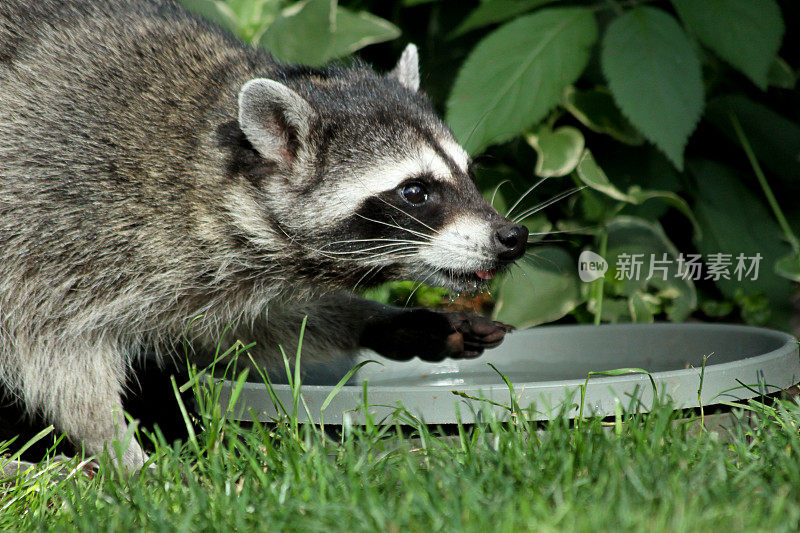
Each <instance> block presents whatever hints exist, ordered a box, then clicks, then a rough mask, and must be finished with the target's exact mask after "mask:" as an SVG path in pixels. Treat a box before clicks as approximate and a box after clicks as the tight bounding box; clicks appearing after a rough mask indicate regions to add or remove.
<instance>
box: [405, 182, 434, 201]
mask: <svg viewBox="0 0 800 533" xmlns="http://www.w3.org/2000/svg"><path fill="white" fill-rule="evenodd" d="M400 194H402V195H403V198H404V199H405V201H406V202H408V203H410V204H412V205H421V204H424V203H425V201H426V200H427V199H428V191H426V190H425V186H423V185H422V184H421V183H409V184H407V185H404V186H403V188H402V190H401V191H400Z"/></svg>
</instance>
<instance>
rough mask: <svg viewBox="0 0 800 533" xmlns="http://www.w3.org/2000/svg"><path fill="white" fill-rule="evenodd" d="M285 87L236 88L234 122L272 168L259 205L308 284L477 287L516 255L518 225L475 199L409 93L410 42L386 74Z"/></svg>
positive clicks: (463, 166)
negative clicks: (292, 252)
mask: <svg viewBox="0 0 800 533" xmlns="http://www.w3.org/2000/svg"><path fill="white" fill-rule="evenodd" d="M286 81H287V82H288V83H287V84H283V83H279V82H277V81H273V80H266V79H256V80H252V81H250V82H248V83H247V84H245V86H244V87H243V88H242V91H241V93H240V96H239V105H240V113H239V122H240V127H241V129H242V131H243V132H244V133H245V135H246V136H247V139H248V140H249V141H250V143H251V144H252V145H253V147H254V148H255V149H256V150H257V151H258V153H259V154H261V156H262V157H263V158H264V159H265V161H269V162H270V164H271V165H272V170H274V171H275V172H276V174H275V176H274V177H273V178H272V179H267V180H265V182H264V183H263V184H261V185H260V186H261V187H262V189H263V191H264V194H263V201H264V202H265V203H266V204H268V207H267V209H268V211H269V213H270V215H271V216H272V217H273V223H274V224H276V225H277V226H279V228H280V232H281V233H283V234H284V235H285V236H287V237H288V238H287V241H286V244H287V246H290V247H292V248H293V249H294V250H295V252H296V254H297V256H298V257H299V258H300V259H299V260H298V262H297V264H298V265H306V266H307V267H308V268H309V270H310V273H309V277H314V278H315V279H316V280H317V281H323V282H327V283H338V284H341V285H345V286H347V285H350V286H351V287H352V286H353V285H355V284H359V285H367V284H372V283H377V282H382V281H385V280H389V279H412V280H416V281H420V282H424V283H427V284H430V285H438V286H443V287H447V288H450V289H452V290H455V291H464V290H475V289H478V288H480V287H481V286H482V285H483V284H484V283H486V282H487V281H488V280H489V279H491V278H492V277H494V275H495V274H496V273H497V272H498V271H499V270H500V269H502V268H504V267H506V266H508V265H510V264H511V263H513V262H514V261H515V260H517V259H519V258H520V257H521V256H522V255H523V254H524V253H525V249H526V245H527V237H528V231H527V229H526V228H525V227H524V226H521V225H518V224H514V223H512V222H510V221H509V220H507V219H505V218H503V217H502V216H500V215H499V214H498V213H497V212H496V211H495V210H494V209H493V208H492V207H491V206H490V205H489V204H488V203H487V202H486V201H485V200H484V199H483V198H482V197H481V195H480V193H479V192H478V190H477V188H476V186H475V183H474V179H473V175H472V171H471V162H470V159H469V157H468V155H467V153H466V152H465V151H464V150H463V149H462V148H461V147H460V146H459V145H458V143H457V142H456V140H455V139H454V137H453V135H452V133H451V132H450V130H449V129H448V128H447V127H446V126H445V125H444V124H443V123H442V121H441V120H440V119H439V118H438V117H437V116H436V114H435V113H434V111H433V109H432V108H431V106H430V104H429V103H428V101H427V99H426V98H425V97H424V96H423V95H421V94H420V93H418V92H417V88H418V85H419V74H418V70H417V53H416V48H415V47H413V45H410V46H409V47H408V48H407V49H406V51H405V52H404V53H403V56H402V58H401V60H400V62H399V63H398V66H397V67H396V68H395V69H394V70H393V71H392V72H391V73H390V74H388V75H387V76H380V75H377V74H375V73H374V72H372V71H371V70H369V69H366V68H364V67H361V68H355V69H353V68H351V69H347V70H340V71H330V70H328V71H314V72H313V73H311V74H309V73H308V71H306V72H305V73H303V74H302V75H301V74H298V77H297V78H295V79H287V80H286ZM288 84H291V85H292V87H293V88H291V89H290V88H289V87H288V86H287V85H288ZM301 268H302V267H301Z"/></svg>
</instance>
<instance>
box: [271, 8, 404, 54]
mask: <svg viewBox="0 0 800 533" xmlns="http://www.w3.org/2000/svg"><path fill="white" fill-rule="evenodd" d="M399 35H400V30H399V29H398V28H397V27H396V26H395V25H394V24H392V23H390V22H389V21H387V20H384V19H382V18H379V17H376V16H374V15H371V14H369V13H366V12H359V13H355V12H353V11H350V10H348V9H345V8H342V7H336V0H306V1H304V2H299V3H297V4H294V5H292V6H289V7H288V8H286V9H284V10H283V11H282V12H281V14H280V16H278V18H277V19H275V22H273V23H272V25H271V26H270V27H269V28H268V29H267V30H266V32H264V35H263V36H262V37H261V39H260V40H259V42H260V44H261V45H262V46H264V47H266V48H267V49H268V50H269V51H270V52H272V53H273V54H274V55H275V57H277V58H278V59H281V60H283V61H287V62H290V63H302V64H306V65H322V64H324V63H327V62H328V61H330V60H331V59H336V58H338V57H343V56H346V55H348V54H351V53H353V52H355V51H356V50H358V49H359V48H363V47H364V46H367V45H368V44H373V43H378V42H382V41H388V40H391V39H394V38H396V37H398V36H399Z"/></svg>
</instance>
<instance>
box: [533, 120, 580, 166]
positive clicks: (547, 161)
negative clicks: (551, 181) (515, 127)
mask: <svg viewBox="0 0 800 533" xmlns="http://www.w3.org/2000/svg"><path fill="white" fill-rule="evenodd" d="M525 139H526V140H527V141H528V144H530V145H531V146H532V147H533V149H534V150H536V153H537V155H538V156H539V157H538V158H537V159H536V170H535V172H536V175H537V176H540V177H542V178H554V177H560V176H566V175H567V174H569V173H570V172H572V171H573V170H574V169H575V167H576V166H577V165H578V160H579V159H580V157H581V154H583V146H584V143H585V141H584V139H583V134H582V133H581V132H580V130H578V129H577V128H573V127H572V126H562V127H560V128H558V129H556V130H552V129H550V128H549V127H548V126H542V127H540V128H539V129H538V130H537V131H536V133H529V134H528V135H526V136H525Z"/></svg>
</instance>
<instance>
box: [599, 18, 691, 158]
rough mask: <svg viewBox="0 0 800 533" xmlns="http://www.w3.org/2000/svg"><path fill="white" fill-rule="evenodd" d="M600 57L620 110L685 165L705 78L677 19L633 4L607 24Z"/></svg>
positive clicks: (671, 156) (664, 150)
mask: <svg viewBox="0 0 800 533" xmlns="http://www.w3.org/2000/svg"><path fill="white" fill-rule="evenodd" d="M601 62H602V67H603V72H604V74H605V76H606V78H607V79H608V84H609V88H610V89H611V93H612V94H613V95H614V100H615V101H616V102H617V105H618V106H619V108H620V109H621V110H622V113H623V114H624V115H625V116H626V117H627V118H628V119H629V120H630V121H631V123H632V124H633V125H634V126H636V128H637V129H638V130H639V131H640V132H642V134H644V136H645V137H646V138H647V139H649V140H650V141H652V142H653V143H654V144H655V145H656V146H657V147H658V148H659V149H660V150H661V151H662V152H664V154H666V156H667V157H668V158H669V159H670V161H672V163H673V164H674V165H675V166H676V167H677V168H678V169H682V168H683V149H684V148H685V146H686V143H687V142H688V140H689V135H690V134H691V133H692V131H694V129H695V127H696V125H697V121H698V120H699V119H700V115H701V113H702V110H703V83H702V79H701V76H700V60H699V59H698V58H697V53H696V52H695V49H694V48H693V47H692V43H691V42H690V41H689V38H688V37H687V36H686V34H685V33H684V32H683V30H682V29H681V27H680V26H679V25H678V23H677V21H676V20H675V19H674V18H673V17H671V16H670V15H668V14H666V13H664V12H663V11H661V10H659V9H655V8H651V7H637V8H635V9H632V10H631V11H629V12H627V13H625V14H624V15H621V16H620V17H618V18H617V19H616V20H614V21H613V22H612V23H611V24H610V25H609V26H608V29H607V30H606V33H605V36H604V38H603V47H602V54H601Z"/></svg>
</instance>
